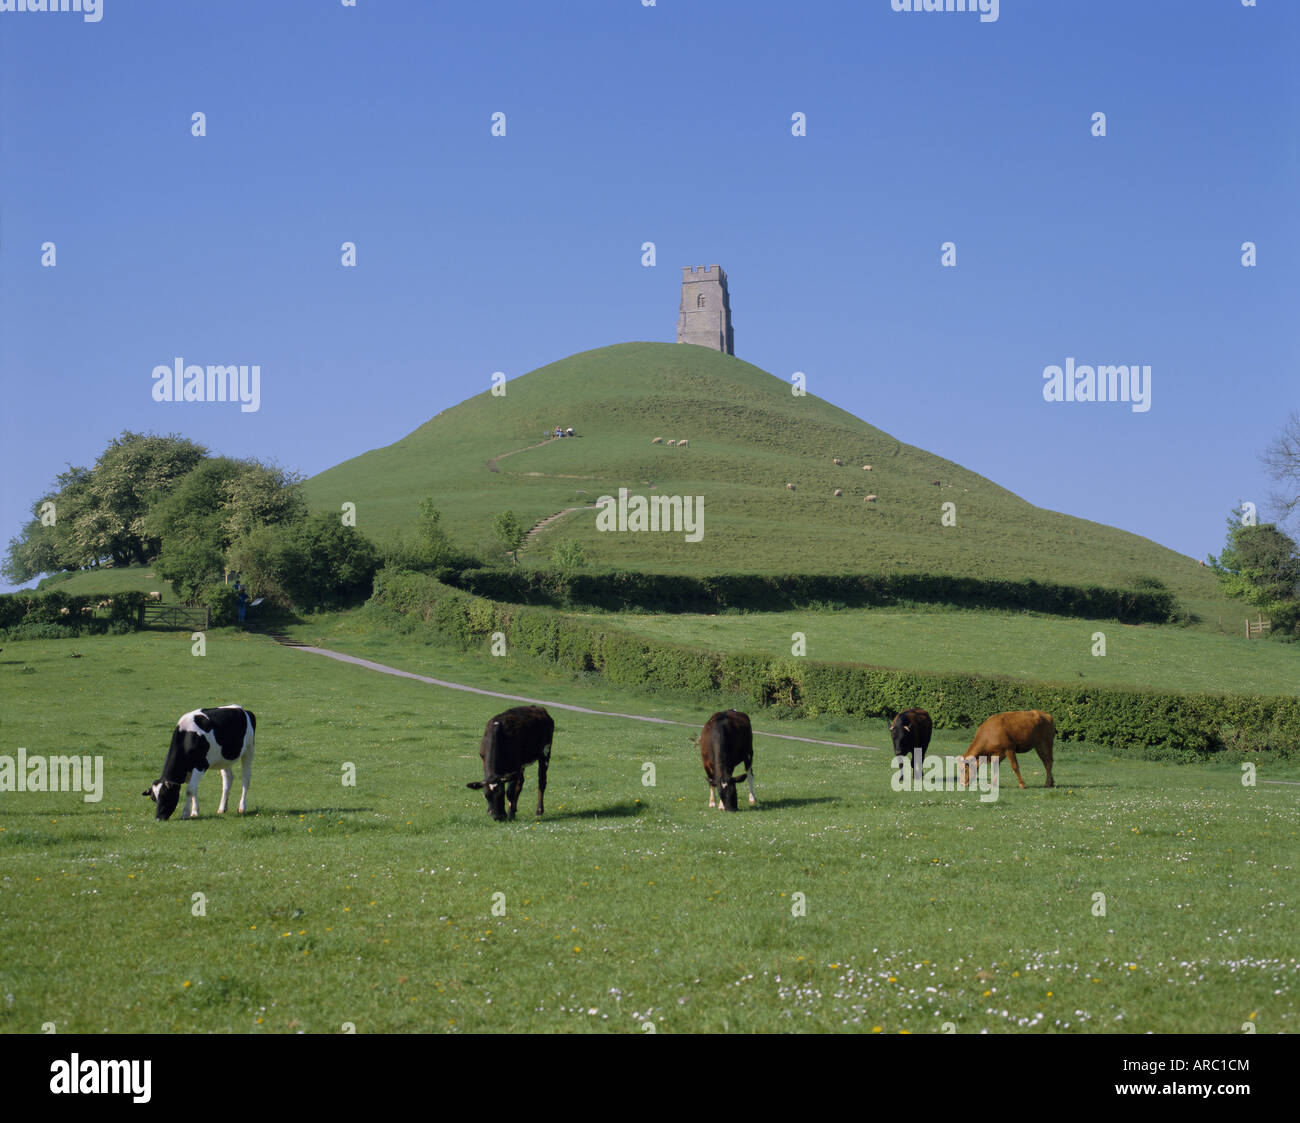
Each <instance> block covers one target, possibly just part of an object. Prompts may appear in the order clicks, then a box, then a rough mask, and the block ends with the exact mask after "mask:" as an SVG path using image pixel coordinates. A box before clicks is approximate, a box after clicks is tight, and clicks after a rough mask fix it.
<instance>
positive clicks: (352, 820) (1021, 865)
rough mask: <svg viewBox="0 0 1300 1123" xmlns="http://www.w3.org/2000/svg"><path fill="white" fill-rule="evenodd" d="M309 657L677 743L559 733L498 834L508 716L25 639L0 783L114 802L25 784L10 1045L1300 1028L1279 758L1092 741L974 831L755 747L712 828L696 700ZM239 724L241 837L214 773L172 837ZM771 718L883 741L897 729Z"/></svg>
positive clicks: (948, 802)
mask: <svg viewBox="0 0 1300 1123" xmlns="http://www.w3.org/2000/svg"><path fill="white" fill-rule="evenodd" d="M292 631H293V634H294V635H295V636H296V637H297V638H299V639H300V640H303V641H312V642H315V641H317V640H323V641H325V642H327V643H329V644H331V645H332V646H335V647H338V648H341V649H343V650H350V651H353V652H355V653H356V654H359V655H362V656H364V657H366V658H370V659H375V660H379V661H383V662H389V663H393V664H396V665H399V666H402V667H404V668H406V669H408V670H411V671H415V672H418V673H421V674H426V675H430V676H434V677H441V678H445V679H450V680H454V681H458V682H463V683H468V684H471V685H476V684H477V685H483V686H485V687H488V688H491V689H496V690H504V691H507V692H515V693H520V694H523V695H527V696H530V697H539V698H543V699H548V700H555V701H568V702H572V703H577V704H581V705H589V706H592V707H594V708H611V709H612V708H617V709H619V710H621V711H623V712H624V713H639V714H649V715H657V716H662V717H668V718H673V719H675V720H680V721H683V722H686V723H688V727H686V726H660V725H650V724H645V723H642V722H635V721H629V720H625V719H619V718H613V717H603V716H591V715H582V714H577V713H571V712H566V711H560V710H558V709H555V710H552V713H553V716H554V717H555V718H556V727H557V732H556V741H555V750H554V756H553V762H552V767H551V783H550V787H549V789H548V792H547V814H546V816H545V817H544V818H543V819H542V820H540V821H537V820H535V819H534V817H533V815H532V808H533V805H534V801H535V795H536V789H535V787H534V777H533V771H532V770H531V769H530V770H529V776H528V783H527V786H526V787H525V789H524V794H523V798H522V799H521V802H520V816H519V819H518V820H517V821H515V822H513V823H509V824H497V823H493V822H492V821H491V820H490V819H489V818H488V816H487V814H486V804H485V802H484V800H483V798H482V797H481V795H479V794H478V793H477V792H472V791H469V790H467V789H466V788H465V786H464V785H465V783H466V782H467V781H469V780H473V779H475V778H476V777H477V776H480V775H481V771H480V768H479V762H478V758H477V745H478V740H479V737H480V735H481V732H482V728H483V725H484V722H485V721H486V719H487V718H488V717H489V716H491V715H492V714H493V713H495V712H497V711H498V710H499V709H502V708H505V706H507V705H509V704H511V703H507V702H503V701H500V700H497V699H493V698H487V697H482V696H476V695H472V694H466V693H461V692H457V691H452V690H447V689H442V688H437V687H433V686H429V685H425V684H421V683H418V682H414V681H410V680H402V679H396V678H392V677H389V676H386V675H380V674H377V673H374V672H371V671H367V670H363V669H360V668H356V667H352V666H347V665H344V664H341V663H337V662H334V661H332V660H327V659H325V658H322V657H319V656H315V655H311V654H308V653H305V652H302V651H296V650H292V649H289V648H283V647H278V646H276V645H274V644H273V643H272V642H271V641H269V640H268V639H266V638H265V637H262V636H256V635H250V634H244V633H239V632H236V631H233V630H213V631H212V632H210V633H209V634H208V636H207V647H206V654H205V655H203V656H195V655H193V654H191V650H192V646H191V641H190V639H189V636H188V634H168V633H154V632H149V633H137V634H133V635H127V636H114V637H108V636H105V637H95V638H85V639H81V640H73V641H66V640H64V641H25V642H11V643H6V644H5V645H4V650H3V651H2V652H0V755H2V754H8V755H13V754H14V753H16V751H17V749H18V748H19V747H23V748H25V749H26V751H27V753H28V754H45V755H57V754H65V753H72V752H76V753H83V754H90V755H98V756H102V758H103V761H104V768H105V782H104V793H103V799H102V801H100V802H98V803H87V802H84V801H83V799H82V798H81V796H80V795H79V794H77V793H59V794H54V793H18V792H4V793H0V944H2V945H3V947H4V949H5V954H4V957H3V959H2V960H0V1028H2V1029H4V1030H5V1031H8V1032H38V1031H39V1030H40V1029H41V1027H42V1025H43V1024H44V1023H48V1022H52V1023H54V1025H55V1028H56V1029H57V1030H58V1031H60V1032H76V1031H83V1032H100V1031H110V1032H182V1031H197V1032H209V1031H210V1032H234V1033H244V1032H293V1031H297V1030H305V1031H309V1032H339V1031H341V1030H342V1029H343V1028H344V1026H345V1023H350V1024H351V1025H352V1026H353V1027H355V1029H356V1031H357V1032H359V1033H370V1032H380V1031H424V1030H428V1031H446V1032H473V1031H540V1032H644V1027H646V1026H653V1027H654V1028H655V1030H656V1031H657V1032H661V1033H673V1032H690V1031H720V1030H731V1031H787V1030H795V1031H798V1030H810V1031H811V1030H819V1031H839V1030H856V1031H859V1032H864V1033H870V1032H876V1031H879V1032H884V1033H895V1032H904V1031H908V1032H938V1031H941V1030H942V1029H943V1028H944V1026H945V1024H946V1023H951V1024H952V1027H953V1028H955V1030H956V1032H958V1033H974V1032H979V1031H981V1030H989V1031H993V1032H1005V1031H1013V1032H1015V1031H1020V1032H1023V1031H1037V1032H1070V1033H1076V1032H1108V1031H1119V1032H1138V1033H1141V1032H1146V1031H1154V1032H1171V1031H1191V1032H1227V1033H1237V1032H1241V1030H1242V1027H1243V1026H1244V1025H1247V1024H1250V1025H1253V1026H1255V1027H1257V1028H1258V1031H1259V1032H1261V1033H1269V1032H1276V1031H1286V1030H1292V1031H1293V1030H1295V1029H1296V1028H1297V1026H1298V1023H1300V1003H1298V1002H1297V995H1296V988H1297V985H1298V984H1300V977H1298V973H1300V968H1298V967H1297V957H1296V950H1295V932H1296V930H1297V917H1296V902H1297V899H1298V897H1300V894H1298V893H1297V890H1298V889H1300V885H1298V884H1297V880H1298V877H1300V875H1298V874H1297V865H1298V864H1300V863H1297V858H1298V857H1300V852H1298V848H1297V841H1298V839H1297V831H1298V830H1300V827H1298V826H1297V823H1298V822H1300V820H1298V818H1297V800H1298V799H1300V786H1287V785H1282V784H1270V783H1265V782H1262V781H1264V780H1272V779H1280V780H1289V781H1293V782H1294V781H1300V767H1297V766H1296V765H1294V764H1291V765H1284V764H1279V763H1275V762H1273V761H1272V760H1271V759H1267V758H1261V759H1259V760H1258V761H1256V762H1255V763H1257V765H1258V769H1259V772H1258V778H1259V779H1260V780H1261V782H1260V783H1259V784H1257V785H1256V786H1253V787H1250V786H1244V785H1243V783H1242V779H1241V777H1242V770H1241V762H1240V761H1239V760H1234V759H1228V758H1225V759H1223V760H1221V761H1219V762H1216V763H1213V764H1208V765H1184V766H1177V767H1175V766H1171V765H1159V764H1153V763H1147V762H1141V761H1134V760H1129V759H1119V758H1116V757H1115V756H1114V755H1113V754H1111V753H1109V752H1107V751H1105V750H1102V749H1097V748H1094V747H1090V746H1087V745H1079V744H1067V745H1062V746H1060V748H1059V751H1058V754H1057V765H1056V776H1057V782H1058V785H1059V786H1058V787H1057V788H1056V789H1054V790H1050V791H1048V790H1044V789H1043V788H1042V786H1041V785H1042V782H1043V772H1042V768H1041V765H1040V764H1039V762H1038V761H1037V758H1033V757H1031V758H1024V759H1023V764H1022V770H1023V771H1024V773H1025V778H1026V781H1027V783H1028V784H1029V787H1028V788H1027V789H1026V790H1024V791H1019V790H1017V789H1015V788H1014V787H1013V786H1006V787H1004V788H1003V789H1002V790H1001V791H1000V792H999V795H998V798H997V800H996V801H994V802H988V803H984V802H981V801H980V799H979V795H978V794H977V793H973V792H958V791H954V790H946V791H933V792H895V791H893V790H892V789H891V787H890V784H889V776H890V773H889V769H888V767H887V763H886V762H887V759H888V754H887V753H886V752H883V751H879V750H874V751H873V750H872V749H870V748H842V747H834V746H829V745H816V744H807V743H800V742H796V741H788V740H778V739H775V738H772V737H767V736H760V737H759V738H758V739H757V742H756V756H755V779H756V786H757V790H758V795H759V806H758V808H757V809H749V808H746V807H743V806H742V810H741V811H740V813H739V814H736V815H727V814H724V813H721V812H718V811H709V810H707V809H706V807H705V803H706V800H707V789H706V785H705V783H704V779H703V771H702V769H701V767H700V764H699V760H698V755H697V750H696V749H695V747H694V746H693V745H692V744H691V743H690V741H689V739H688V738H689V736H690V735H691V733H692V732H693V731H694V730H695V729H696V728H697V727H698V725H699V724H701V723H702V721H703V719H704V718H705V717H706V716H707V712H706V711H705V710H703V709H702V708H701V707H700V706H699V705H698V704H691V703H688V702H685V701H681V700H675V699H673V698H669V697H656V698H647V697H642V696H638V695H637V694H635V693H632V692H621V693H615V692H613V691H611V690H609V688H608V687H607V686H605V685H604V684H602V683H601V682H600V681H599V680H590V679H581V678H575V677H572V676H565V675H560V674H556V673H550V674H548V673H546V672H544V671H542V670H541V669H538V668H535V667H532V666H529V665H527V664H525V663H523V662H521V661H514V660H512V659H510V658H502V659H492V658H490V657H480V656H475V655H466V654H462V653H459V652H453V651H450V650H448V649H446V648H443V647H441V646H438V645H437V644H430V643H426V642H424V641H423V640H422V639H420V638H419V637H417V636H414V635H406V636H401V635H394V634H391V633H384V632H381V631H379V630H378V629H376V628H374V627H373V626H371V625H369V624H367V623H366V622H365V621H364V619H363V618H361V617H360V616H358V615H357V614H352V615H337V616H323V617H319V618H313V619H311V620H308V621H306V622H304V623H303V624H301V625H299V626H297V627H296V628H294V629H292ZM227 702H238V703H241V704H243V705H245V706H247V707H249V708H251V709H252V710H254V711H255V712H256V713H257V716H258V735H257V746H258V747H257V751H256V758H255V764H254V768H253V783H252V790H251V793H250V797H249V800H250V813H249V814H248V815H246V816H244V817H242V818H241V817H238V816H236V815H235V814H234V813H233V811H232V812H231V813H229V814H227V815H226V816H224V817H222V818H217V817H216V816H215V814H214V812H215V810H216V806H217V797H218V794H219V790H220V781H219V778H218V777H217V776H216V775H212V776H208V777H207V778H206V779H204V781H203V784H202V787H201V789H200V796H201V810H202V817H201V818H200V819H199V820H198V821H194V822H182V821H180V820H179V818H174V819H173V820H172V821H171V822H168V823H156V822H154V821H153V819H152V808H153V805H152V804H151V803H150V802H149V801H148V800H147V799H146V798H143V797H142V796H141V795H140V792H141V791H142V790H143V789H144V787H145V785H146V784H147V783H148V782H149V781H150V780H152V779H154V778H155V777H156V776H157V775H158V772H159V769H160V767H161V764H162V759H163V755H164V753H165V750H166V747H167V742H168V738H169V734H170V728H171V726H172V724H173V723H174V722H175V720H176V718H177V717H178V716H179V715H180V714H181V713H182V712H184V711H185V710H188V709H190V708H192V707H194V706H196V705H216V704H222V703H227ZM754 720H755V724H756V727H757V728H758V729H759V730H760V731H768V732H773V731H776V732H782V733H788V734H794V735H797V736H805V737H813V738H819V737H820V738H824V739H828V740H834V741H841V742H847V743H850V744H854V745H861V746H880V745H882V744H884V743H885V741H884V738H885V736H886V734H885V730H884V728H883V725H881V724H879V723H877V724H874V725H870V726H865V727H861V726H857V725H856V723H853V722H848V721H840V722H834V721H830V722H827V721H822V722H780V723H775V722H773V721H771V720H770V719H769V717H768V715H766V714H763V713H761V712H760V713H755V714H754ZM964 744H965V738H964V736H962V735H961V734H952V735H946V736H945V735H940V736H939V737H938V738H937V739H936V748H937V749H939V750H942V751H957V750H959V749H960V748H962V747H964ZM349 764H351V765H355V776H356V783H355V786H345V785H344V783H343V778H344V776H345V774H346V766H347V765H349ZM646 765H653V766H654V779H655V783H654V786H646V785H645V784H644V783H643V778H644V777H646V776H647V775H648V770H647V769H646V767H645V766H646ZM236 782H237V781H236ZM195 894H202V895H203V897H202V898H197V897H196V896H195ZM498 894H500V895H501V896H497V895H498ZM1098 894H1102V895H1104V898H1103V897H1099V896H1098ZM200 903H201V904H202V906H203V907H202V909H201V910H200V907H199V906H200ZM1103 904H1104V915H1101V910H1102V906H1103ZM494 906H495V908H496V912H495V913H494ZM502 910H504V912H503V913H502ZM196 911H203V912H205V915H195V912H196Z"/></svg>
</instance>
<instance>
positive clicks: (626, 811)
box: [515, 803, 649, 823]
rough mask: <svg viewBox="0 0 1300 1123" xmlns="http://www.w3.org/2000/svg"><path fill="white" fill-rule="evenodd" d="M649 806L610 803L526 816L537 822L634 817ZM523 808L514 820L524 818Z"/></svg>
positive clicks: (519, 820) (518, 820)
mask: <svg viewBox="0 0 1300 1123" xmlns="http://www.w3.org/2000/svg"><path fill="white" fill-rule="evenodd" d="M647 810H649V808H647V807H646V805H645V804H644V803H611V804H610V805H609V806H608V807H592V808H588V809H587V810H585V811H577V810H575V811H551V810H549V809H548V810H547V812H546V814H545V815H543V816H542V817H541V818H540V819H539V818H537V816H535V815H533V814H531V812H530V813H529V815H528V816H527V818H529V819H534V820H536V821H537V822H539V823H557V822H562V821H564V820H566V819H635V818H636V817H637V816H638V815H640V814H641V813H642V812H643V811H647ZM524 818H525V816H524V809H523V808H522V807H520V808H519V815H518V817H517V818H516V820H515V821H516V822H522V821H523V820H524Z"/></svg>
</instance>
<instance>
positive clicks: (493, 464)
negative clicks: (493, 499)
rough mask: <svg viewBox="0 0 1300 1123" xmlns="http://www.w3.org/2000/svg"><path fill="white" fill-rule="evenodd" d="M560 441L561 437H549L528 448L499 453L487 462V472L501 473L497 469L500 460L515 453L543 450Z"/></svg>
mask: <svg viewBox="0 0 1300 1123" xmlns="http://www.w3.org/2000/svg"><path fill="white" fill-rule="evenodd" d="M559 439H560V438H559V437H547V438H546V440H544V441H538V442H537V443H536V444H535V445H529V446H528V448H512V449H511V450H510V451H509V452H502V453H499V454H498V455H496V456H494V457H492V459H491V460H489V461H488V462H487V470H488V471H489V472H496V471H500V469H498V468H497V461H498V460H504V459H505V458H506V457H507V456H514V455H515V453H517V452H527V451H528V449H532V448H541V447H542V445H548V444H550V443H551V442H552V441H558V440H559Z"/></svg>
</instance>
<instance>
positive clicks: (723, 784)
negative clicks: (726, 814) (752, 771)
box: [718, 772, 749, 811]
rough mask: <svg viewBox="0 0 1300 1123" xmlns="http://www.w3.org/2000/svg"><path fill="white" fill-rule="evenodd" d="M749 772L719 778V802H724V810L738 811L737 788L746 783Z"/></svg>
mask: <svg viewBox="0 0 1300 1123" xmlns="http://www.w3.org/2000/svg"><path fill="white" fill-rule="evenodd" d="M748 775H749V773H748V772H742V773H741V774H740V775H739V776H723V777H722V778H721V779H719V780H718V802H719V803H720V804H722V809H723V810H724V811H738V810H740V809H739V808H738V807H737V806H736V789H737V788H739V787H740V785H741V784H742V783H744V781H745V778H746V777H747V776H748Z"/></svg>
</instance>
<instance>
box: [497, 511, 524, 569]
mask: <svg viewBox="0 0 1300 1123" xmlns="http://www.w3.org/2000/svg"><path fill="white" fill-rule="evenodd" d="M492 532H493V533H494V534H495V535H496V536H497V539H498V541H500V543H501V544H502V545H503V546H504V547H505V548H506V550H507V552H508V553H509V554H510V557H511V558H512V559H513V560H514V562H515V564H518V563H519V548H520V547H521V546H522V545H523V544H524V539H526V538H527V537H528V531H526V530H525V529H524V527H523V524H522V523H520V521H519V516H518V515H516V514H515V513H514V511H502V512H501V514H499V515H497V517H496V518H495V519H494V520H493V522H492Z"/></svg>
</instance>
